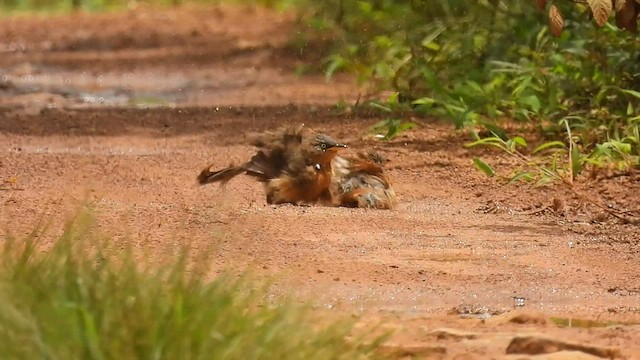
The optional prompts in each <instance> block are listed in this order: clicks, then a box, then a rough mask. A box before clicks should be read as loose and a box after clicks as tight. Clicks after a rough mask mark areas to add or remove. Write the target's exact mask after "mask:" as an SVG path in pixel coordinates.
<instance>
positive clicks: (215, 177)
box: [198, 166, 246, 185]
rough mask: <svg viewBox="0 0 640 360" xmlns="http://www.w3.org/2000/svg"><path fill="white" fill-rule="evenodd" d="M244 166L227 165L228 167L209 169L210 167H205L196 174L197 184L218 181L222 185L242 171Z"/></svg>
mask: <svg viewBox="0 0 640 360" xmlns="http://www.w3.org/2000/svg"><path fill="white" fill-rule="evenodd" d="M245 171H246V170H245V169H244V166H229V167H228V168H225V169H222V170H217V171H211V167H207V168H205V169H204V170H202V171H201V172H200V174H199V175H198V184H200V185H206V184H211V183H214V182H220V183H221V184H222V185H224V184H226V183H227V182H229V180H231V179H233V178H234V177H236V176H238V175H240V174H242V173H244V172H245Z"/></svg>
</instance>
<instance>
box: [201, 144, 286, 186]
mask: <svg viewBox="0 0 640 360" xmlns="http://www.w3.org/2000/svg"><path fill="white" fill-rule="evenodd" d="M240 174H247V175H250V176H253V177H255V178H257V179H258V180H259V181H268V180H269V179H273V178H274V177H276V176H277V173H276V170H274V169H273V166H272V165H270V161H269V158H267V156H266V155H265V154H264V153H263V152H262V151H260V152H258V153H257V154H256V155H254V156H253V157H252V158H251V160H250V161H248V162H246V163H244V164H242V165H239V166H233V165H231V166H229V167H227V168H224V169H222V170H217V171H211V166H208V167H207V168H205V169H204V170H202V171H201V172H200V175H198V183H199V184H200V185H206V184H211V183H214V182H220V183H221V184H222V185H225V184H226V183H227V182H229V180H231V179H233V178H234V177H236V176H238V175H240Z"/></svg>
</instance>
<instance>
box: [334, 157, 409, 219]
mask: <svg viewBox="0 0 640 360" xmlns="http://www.w3.org/2000/svg"><path fill="white" fill-rule="evenodd" d="M387 161H388V160H387V159H386V158H385V157H383V156H382V155H380V154H378V153H375V152H368V153H363V152H360V153H357V154H356V155H355V156H354V155H351V156H343V155H340V156H336V157H335V158H334V160H333V163H332V165H333V171H332V172H333V180H332V186H331V192H332V197H333V201H334V204H335V205H336V206H343V207H355V208H371V209H380V210H385V209H393V208H395V206H396V203H397V200H396V192H395V190H394V189H393V186H392V184H391V179H390V177H389V175H388V174H385V171H384V164H385V163H386V162H387Z"/></svg>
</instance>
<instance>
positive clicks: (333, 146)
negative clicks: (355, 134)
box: [312, 134, 347, 153]
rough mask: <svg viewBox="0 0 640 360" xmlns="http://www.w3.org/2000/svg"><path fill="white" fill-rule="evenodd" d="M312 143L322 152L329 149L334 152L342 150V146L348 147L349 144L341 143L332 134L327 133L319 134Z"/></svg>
mask: <svg viewBox="0 0 640 360" xmlns="http://www.w3.org/2000/svg"><path fill="white" fill-rule="evenodd" d="M312 145H313V147H314V148H315V150H317V151H318V152H321V153H324V152H327V151H331V152H334V151H338V150H340V149H341V148H346V147H347V145H345V144H341V143H339V142H337V141H335V140H334V139H333V138H331V137H330V136H328V135H325V134H317V135H316V137H315V138H314V140H313V143H312Z"/></svg>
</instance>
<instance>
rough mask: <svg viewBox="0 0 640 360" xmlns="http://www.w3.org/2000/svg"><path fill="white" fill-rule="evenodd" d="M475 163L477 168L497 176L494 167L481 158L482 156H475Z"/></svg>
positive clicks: (489, 174) (488, 174)
mask: <svg viewBox="0 0 640 360" xmlns="http://www.w3.org/2000/svg"><path fill="white" fill-rule="evenodd" d="M473 164H474V165H475V166H476V168H478V170H480V171H482V172H483V173H485V174H487V176H495V174H496V172H495V171H494V170H493V168H492V167H491V166H489V164H487V163H486V162H484V161H482V160H480V158H477V157H474V158H473Z"/></svg>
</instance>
